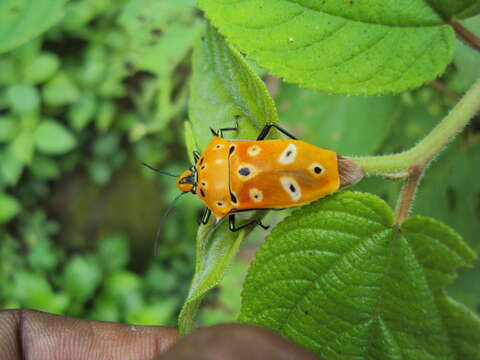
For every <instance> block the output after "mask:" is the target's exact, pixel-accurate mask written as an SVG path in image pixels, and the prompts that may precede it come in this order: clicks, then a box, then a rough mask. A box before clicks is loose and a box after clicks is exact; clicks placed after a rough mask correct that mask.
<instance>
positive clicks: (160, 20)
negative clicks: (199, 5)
mask: <svg viewBox="0 0 480 360" xmlns="http://www.w3.org/2000/svg"><path fill="white" fill-rule="evenodd" d="M194 4H195V2H194V1H193V0H177V1H156V0H140V1H139V0H132V1H130V2H129V3H128V5H127V6H126V7H125V8H124V10H123V12H122V15H121V16H120V20H119V21H120V24H121V25H122V26H123V27H124V28H125V30H126V31H127V33H128V34H129V35H130V40H131V43H130V45H131V49H132V52H131V54H130V59H131V61H132V63H133V64H134V65H135V66H136V67H137V68H139V69H141V70H149V71H153V72H155V73H157V74H158V75H160V76H168V75H169V74H170V73H171V71H172V70H173V69H174V68H175V66H176V65H177V64H178V63H179V62H180V60H181V59H182V58H183V57H184V56H185V55H186V53H187V51H188V50H189V49H190V48H191V46H192V44H193V40H194V39H195V35H196V33H197V32H198V30H199V22H195V23H194V24H193V26H192V24H191V23H192V22H193V20H194V16H193V11H194ZM192 28H193V29H192Z"/></svg>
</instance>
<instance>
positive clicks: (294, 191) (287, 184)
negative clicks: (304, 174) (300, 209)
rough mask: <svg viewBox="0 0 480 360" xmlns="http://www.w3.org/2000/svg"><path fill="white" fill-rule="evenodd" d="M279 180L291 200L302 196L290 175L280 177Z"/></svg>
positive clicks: (296, 199)
mask: <svg viewBox="0 0 480 360" xmlns="http://www.w3.org/2000/svg"><path fill="white" fill-rule="evenodd" d="M280 182H281V183H282V186H283V189H284V190H285V191H286V192H287V193H288V195H290V197H291V198H292V201H298V200H300V198H301V197H302V191H301V190H300V186H299V185H298V183H297V181H296V180H295V179H293V178H291V177H287V176H284V177H281V178H280Z"/></svg>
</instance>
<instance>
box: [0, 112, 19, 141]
mask: <svg viewBox="0 0 480 360" xmlns="http://www.w3.org/2000/svg"><path fill="white" fill-rule="evenodd" d="M17 132H18V120H17V119H15V118H14V117H11V116H0V143H5V142H9V141H10V140H12V139H13V138H15V136H16V135H17Z"/></svg>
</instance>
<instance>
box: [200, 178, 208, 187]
mask: <svg viewBox="0 0 480 360" xmlns="http://www.w3.org/2000/svg"><path fill="white" fill-rule="evenodd" d="M201 184H202V186H203V187H204V188H205V189H206V188H207V186H208V183H207V182H206V181H205V180H202V182H201Z"/></svg>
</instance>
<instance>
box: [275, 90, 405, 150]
mask: <svg viewBox="0 0 480 360" xmlns="http://www.w3.org/2000/svg"><path fill="white" fill-rule="evenodd" d="M276 101H277V104H278V109H279V112H280V117H281V118H282V120H283V121H285V123H289V124H290V126H292V127H295V134H296V135H298V137H299V138H300V139H302V140H304V141H307V142H310V143H313V144H318V146H321V147H324V148H327V149H332V150H334V151H336V152H337V153H339V154H342V155H349V154H355V155H361V154H364V155H368V154H373V153H375V152H376V151H377V150H378V149H379V147H380V146H381V145H382V144H383V142H384V141H385V139H386V138H387V136H388V135H389V133H390V131H391V128H392V124H393V123H394V122H395V120H397V119H399V115H400V105H401V104H400V99H399V97H393V96H383V97H363V96H356V97H351V96H338V95H329V94H323V93H319V92H316V91H312V90H307V89H300V88H299V87H298V86H296V85H291V84H285V83H284V84H281V88H280V92H279V95H278V97H277V99H276ZM299 119H301V121H299Z"/></svg>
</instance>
